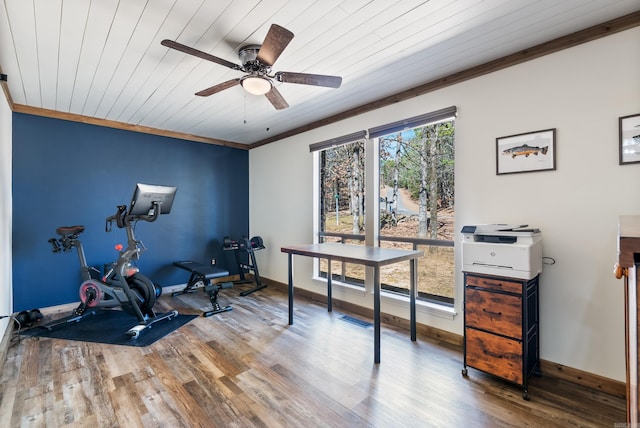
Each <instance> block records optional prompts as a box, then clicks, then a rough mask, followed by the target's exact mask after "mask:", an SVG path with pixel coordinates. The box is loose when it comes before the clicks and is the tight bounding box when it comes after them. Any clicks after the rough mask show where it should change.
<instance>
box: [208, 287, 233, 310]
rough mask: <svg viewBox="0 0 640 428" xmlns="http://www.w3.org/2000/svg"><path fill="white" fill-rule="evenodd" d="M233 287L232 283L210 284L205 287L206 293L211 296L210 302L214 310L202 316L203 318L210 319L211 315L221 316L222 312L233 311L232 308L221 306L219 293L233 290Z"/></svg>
mask: <svg viewBox="0 0 640 428" xmlns="http://www.w3.org/2000/svg"><path fill="white" fill-rule="evenodd" d="M232 286H233V283H232V282H223V283H219V284H209V285H205V286H204V291H205V293H207V294H208V295H209V300H210V301H211V306H212V307H213V309H212V310H210V311H206V312H204V313H203V314H202V316H203V317H210V316H211V315H215V314H219V313H221V312H227V311H230V310H231V309H233V308H232V307H231V306H220V303H219V302H218V293H219V292H220V290H221V289H223V288H231V287H232Z"/></svg>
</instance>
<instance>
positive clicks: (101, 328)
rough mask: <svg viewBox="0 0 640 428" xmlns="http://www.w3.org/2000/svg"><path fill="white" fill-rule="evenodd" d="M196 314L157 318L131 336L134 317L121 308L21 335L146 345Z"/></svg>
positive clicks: (25, 332) (134, 322)
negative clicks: (127, 332) (158, 319)
mask: <svg viewBox="0 0 640 428" xmlns="http://www.w3.org/2000/svg"><path fill="white" fill-rule="evenodd" d="M194 318H197V315H182V314H178V315H176V316H175V317H173V318H171V319H164V320H160V321H158V322H156V323H154V324H152V325H151V326H150V327H148V328H146V329H145V330H144V331H143V332H142V333H140V336H138V337H137V338H135V339H133V338H130V337H129V336H127V335H126V334H125V332H126V331H127V330H129V329H130V328H131V327H133V326H135V325H136V324H137V322H136V321H137V318H136V317H135V316H133V315H130V314H128V313H126V312H123V311H120V310H98V311H96V312H95V314H94V315H87V316H86V317H85V318H84V319H82V320H81V321H78V322H68V323H64V324H59V325H57V326H55V327H53V328H52V329H51V330H49V329H46V328H44V327H34V328H31V329H29V330H24V331H22V332H20V334H22V335H25V336H37V337H51V338H55V339H66V340H78V341H83V342H94V343H106V344H109V345H125V346H139V347H143V346H149V345H151V344H152V343H154V342H155V341H157V340H158V339H161V338H163V337H164V336H166V335H167V334H169V333H171V332H173V331H175V330H177V329H178V328H180V327H182V326H183V325H185V324H186V323H188V322H189V321H191V320H192V319H194Z"/></svg>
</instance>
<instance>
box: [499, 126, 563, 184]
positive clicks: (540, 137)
mask: <svg viewBox="0 0 640 428" xmlns="http://www.w3.org/2000/svg"><path fill="white" fill-rule="evenodd" d="M554 169H556V128H552V129H545V130H542V131H535V132H527V133H524V134H516V135H509V136H507V137H499V138H496V173H497V174H498V175H500V174H513V173H516V172H532V171H548V170H554Z"/></svg>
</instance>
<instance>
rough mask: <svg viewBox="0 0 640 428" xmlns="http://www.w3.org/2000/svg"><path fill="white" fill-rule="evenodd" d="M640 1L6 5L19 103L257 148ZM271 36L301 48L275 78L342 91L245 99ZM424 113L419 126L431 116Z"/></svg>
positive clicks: (2, 57)
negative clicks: (244, 57)
mask: <svg viewBox="0 0 640 428" xmlns="http://www.w3.org/2000/svg"><path fill="white" fill-rule="evenodd" d="M639 9H640V1H639V0H538V1H533V0H484V1H482V0H430V1H425V0H395V1H394V0H317V1H314V0H91V1H90V0H2V2H1V4H0V69H1V70H2V72H3V73H5V74H7V75H8V82H7V83H8V88H9V93H10V95H11V98H12V100H13V103H14V104H16V105H24V106H30V107H35V108H42V109H49V110H54V111H56V112H61V113H73V114H78V115H83V116H89V117H94V118H99V119H106V120H110V121H116V122H122V123H126V124H133V125H139V126H144V127H150V128H156V129H161V130H169V131H173V132H179V133H185V134H191V135H196V136H201V137H206V138H212V139H220V140H225V141H232V142H237V143H242V144H251V143H254V142H257V141H261V140H264V139H267V138H269V137H271V136H273V135H278V134H281V133H283V132H285V131H288V130H291V129H294V128H297V127H300V126H303V125H306V124H308V123H312V122H315V121H317V120H320V119H323V118H325V117H328V116H333V115H335V114H336V113H340V112H341V111H345V110H348V109H351V108H354V107H357V106H360V105H363V104H366V103H368V102H372V101H375V100H378V99H381V98H383V97H386V96H389V95H392V94H395V93H398V92H400V91H403V90H407V89H409V88H412V87H416V86H418V85H420V84H424V83H426V82H430V81H432V80H435V79H438V78H441V77H444V76H447V75H450V74H452V73H454V72H459V71H461V70H464V69H467V68H469V67H472V66H476V65H480V64H483V63H486V62H488V61H491V60H494V59H497V58H500V57H503V56H505V55H508V54H512V53H515V52H518V51H520V50H522V49H525V48H529V47H532V46H534V45H537V44H540V43H543V42H546V41H549V40H552V39H554V38H557V37H560V36H564V35H567V34H569V33H573V32H575V31H578V30H582V29H584V28H587V27H590V26H593V25H596V24H599V23H602V22H604V21H607V20H610V19H613V18H617V17H620V16H623V15H626V14H628V13H631V12H635V11H637V10H639ZM272 23H276V24H279V25H281V26H283V27H285V28H287V29H289V30H290V31H292V32H293V33H294V35H295V37H294V38H293V40H292V42H291V43H290V44H289V46H288V47H287V48H286V49H285V50H284V52H283V53H282V55H281V56H280V58H279V59H278V60H277V61H276V63H275V65H274V66H273V70H274V71H294V72H304V73H313V74H329V75H338V76H342V78H343V81H342V86H341V87H340V88H338V89H332V88H324V87H315V86H306V85H299V84H293V83H278V82H276V86H277V89H278V90H279V91H280V93H281V94H282V95H283V97H284V98H285V99H286V100H287V102H288V103H289V105H290V107H289V108H287V109H285V110H279V111H277V110H275V109H274V108H273V106H272V105H271V104H270V103H269V102H268V100H267V99H266V98H265V97H264V96H254V95H249V94H246V93H245V92H244V90H243V89H242V87H241V86H235V87H233V88H230V89H227V90H225V91H222V92H219V93H217V94H214V95H211V96H209V97H198V96H195V95H194V93H195V92H197V91H199V90H202V89H205V88H208V87H210V86H213V85H215V84H217V83H221V82H224V81H226V80H229V79H233V78H236V77H241V76H242V73H240V72H239V71H234V70H231V69H229V68H226V67H223V66H221V65H219V64H215V63H213V62H209V61H205V60H202V59H200V58H197V57H194V56H190V55H187V54H185V53H182V52H179V51H176V50H172V49H169V48H166V47H164V46H162V45H161V44H160V42H161V40H163V39H171V40H175V41H177V42H179V43H182V44H184V45H187V46H190V47H194V48H196V49H198V50H201V51H204V52H206V53H209V54H212V55H215V56H217V57H220V58H223V59H225V60H227V61H231V62H233V63H238V64H239V59H238V56H237V50H238V48H239V47H240V46H242V45H246V44H260V43H261V42H262V40H263V39H264V37H265V36H266V34H267V31H268V30H269V27H270V26H271V24H272ZM418 113H419V112H418Z"/></svg>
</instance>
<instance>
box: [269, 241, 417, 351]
mask: <svg viewBox="0 0 640 428" xmlns="http://www.w3.org/2000/svg"><path fill="white" fill-rule="evenodd" d="M281 251H282V252H283V253H287V254H288V261H289V325H292V324H293V263H292V262H293V260H292V257H293V255H294V254H296V255H299V256H308V257H317V258H320V259H327V261H328V262H329V263H328V265H329V267H328V272H327V306H328V311H329V312H331V261H333V260H337V261H340V262H347V263H355V264H361V265H365V266H371V267H373V268H374V272H375V273H374V280H373V321H374V322H373V324H374V361H375V363H376V364H377V363H379V362H380V267H381V266H386V265H390V264H393V263H398V262H402V261H406V260H408V261H409V263H410V277H411V286H410V290H409V296H410V297H409V301H410V321H411V340H414V341H415V340H416V294H417V293H416V283H417V276H418V273H417V261H416V259H417V258H418V257H421V256H423V255H424V252H423V251H414V250H401V249H395V248H380V247H366V246H363V245H347V244H336V243H323V244H311V245H292V246H287V247H282V248H281Z"/></svg>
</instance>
